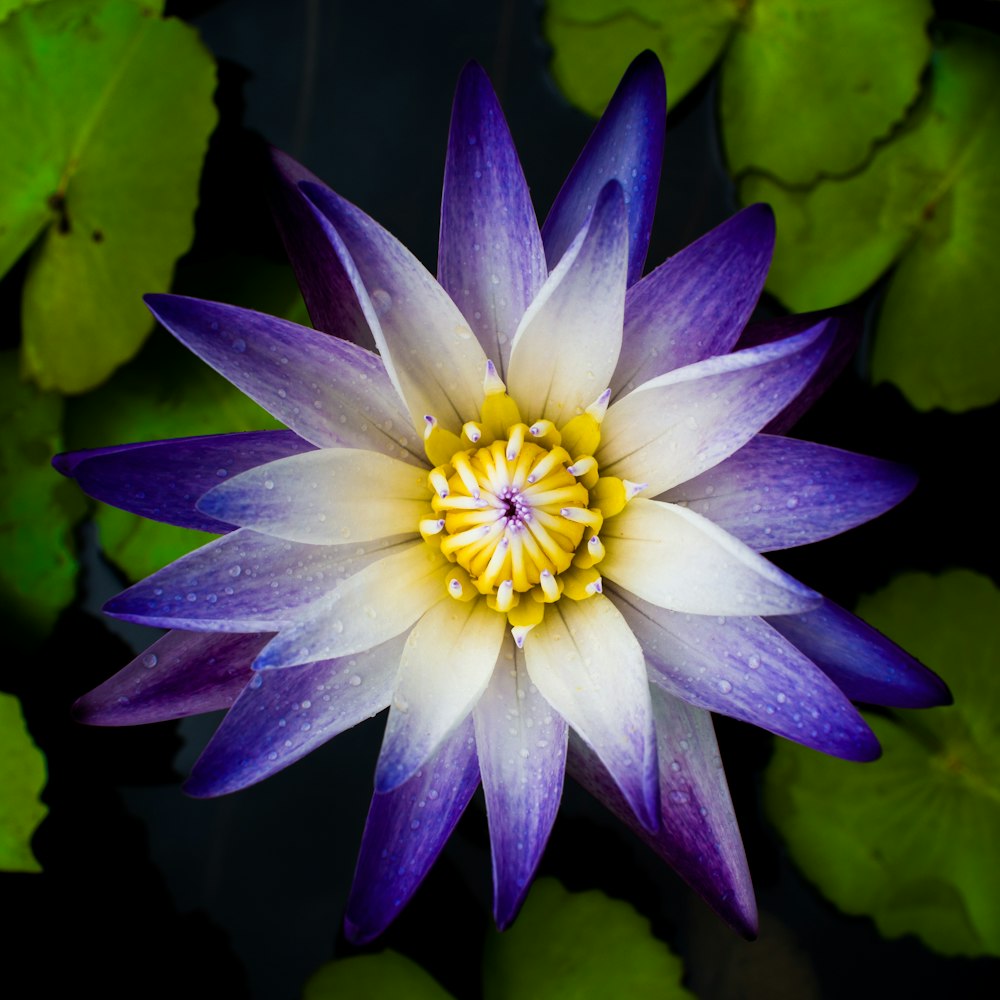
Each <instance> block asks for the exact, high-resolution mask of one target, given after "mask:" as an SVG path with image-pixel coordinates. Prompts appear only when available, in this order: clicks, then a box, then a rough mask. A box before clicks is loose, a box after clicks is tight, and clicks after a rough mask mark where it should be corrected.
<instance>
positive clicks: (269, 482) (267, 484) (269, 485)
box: [264, 479, 274, 490]
mask: <svg viewBox="0 0 1000 1000" xmlns="http://www.w3.org/2000/svg"><path fill="white" fill-rule="evenodd" d="M264 489H265V490H273V489H274V480H273V479H265V480H264Z"/></svg>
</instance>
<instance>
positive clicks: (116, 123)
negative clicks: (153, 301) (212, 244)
mask: <svg viewBox="0 0 1000 1000" xmlns="http://www.w3.org/2000/svg"><path fill="white" fill-rule="evenodd" d="M161 6H162V4H161V2H160V0H154V2H151V3H146V4H144V5H143V4H140V3H139V2H136V0H48V2H46V3H37V4H29V5H27V6H24V7H21V8H19V9H17V10H15V11H14V12H13V13H11V14H10V16H8V17H7V18H6V20H4V21H3V22H2V23H0V119H2V120H3V122H4V128H5V132H6V134H7V135H8V136H16V137H17V141H16V142H12V143H8V145H7V146H6V147H5V150H4V155H3V157H2V158H0V273H3V272H5V271H6V270H7V269H8V268H9V267H10V266H11V264H13V263H14V262H15V261H16V260H17V259H18V258H19V257H20V256H21V255H22V254H23V253H24V252H25V251H26V250H27V249H28V248H29V247H32V246H33V249H32V255H31V260H30V263H29V267H28V272H27V276H26V279H25V286H24V293H23V304H22V321H23V356H24V366H25V369H26V370H27V371H28V372H29V373H30V374H31V376H32V377H33V378H34V379H36V380H37V381H38V383H39V384H40V385H41V386H43V387H45V388H55V389H59V390H62V391H63V392H81V391H84V390H86V389H90V388H92V387H93V386H95V385H98V384H100V382H102V381H103V380H104V379H105V378H106V377H107V375H108V374H109V373H110V372H111V371H113V370H114V368H115V367H117V366H118V365H120V364H121V363H122V362H123V361H125V360H127V359H128V358H130V357H131V356H132V355H133V354H134V353H135V352H136V350H138V348H139V346H140V345H141V343H142V341H143V339H144V338H145V337H146V335H147V334H148V332H149V331H150V329H151V328H152V322H151V320H150V317H149V314H148V313H147V312H146V310H145V308H144V307H143V305H142V302H141V299H140V296H141V295H142V294H143V293H144V292H147V291H163V290H165V289H166V288H167V287H168V286H169V284H170V278H171V274H172V272H173V267H174V263H175V261H176V259H177V258H178V256H180V254H182V253H183V252H184V251H185V250H186V249H187V247H188V246H189V245H190V242H191V239H192V236H193V213H194V209H195V206H196V204H197V193H198V179H199V176H200V172H201V163H202V160H203V158H204V154H205V149H206V146H207V142H208V136H209V134H210V133H211V131H212V129H213V128H214V126H215V121H216V112H215V108H214V106H213V104H212V92H213V90H214V87H215V69H214V64H213V62H212V59H211V57H210V56H209V54H208V53H207V52H206V51H205V49H204V48H203V47H202V45H201V43H200V42H199V40H198V37H197V34H196V33H195V32H194V30H193V29H191V28H189V27H188V26H186V25H184V24H182V23H181V22H179V21H177V20H175V19H173V18H168V19H166V20H164V19H162V18H161V17H160V16H159V13H158V11H159V8H160V7H161Z"/></svg>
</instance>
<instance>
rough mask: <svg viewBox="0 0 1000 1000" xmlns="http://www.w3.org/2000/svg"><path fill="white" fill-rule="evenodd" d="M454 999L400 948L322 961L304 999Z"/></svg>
mask: <svg viewBox="0 0 1000 1000" xmlns="http://www.w3.org/2000/svg"><path fill="white" fill-rule="evenodd" d="M393 996H396V997H406V998H407V1000H451V994H450V993H449V992H448V991H447V990H445V989H444V988H443V987H442V986H440V985H439V983H438V981H437V980H436V979H434V978H433V977H432V976H431V974H430V973H429V972H425V971H424V969H423V968H421V967H420V966H419V965H417V963H416V962H412V961H411V960H410V959H408V958H407V957H406V956H405V955H400V954H399V952H396V951H381V952H379V953H378V954H377V955H358V956H356V957H355V958H342V959H338V960H337V961H335V962H327V963H326V965H321V966H320V967H319V969H318V970H317V971H316V972H315V974H314V975H313V976H312V978H311V979H310V980H309V982H308V983H306V988H305V990H304V991H303V993H302V1000H342V998H344V997H350V998H351V1000H384V998H385V997H393Z"/></svg>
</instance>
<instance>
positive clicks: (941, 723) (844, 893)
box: [765, 570, 1000, 955]
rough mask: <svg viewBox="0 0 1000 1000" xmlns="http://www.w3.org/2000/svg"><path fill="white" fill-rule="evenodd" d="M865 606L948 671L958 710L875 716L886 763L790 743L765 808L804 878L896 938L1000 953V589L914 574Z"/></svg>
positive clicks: (960, 576) (782, 750) (777, 762)
mask: <svg viewBox="0 0 1000 1000" xmlns="http://www.w3.org/2000/svg"><path fill="white" fill-rule="evenodd" d="M858 611H859V613H860V614H861V615H862V616H863V617H864V618H865V619H866V620H868V621H869V622H871V623H872V624H873V625H875V626H876V627H877V628H879V629H880V630H882V631H884V632H886V633H887V634H888V635H889V636H891V637H892V638H893V639H894V640H895V641H897V642H899V643H901V644H902V645H903V646H905V647H906V648H907V649H909V650H910V651H911V652H912V653H914V654H915V655H916V656H918V657H919V658H920V659H921V660H923V661H924V662H925V663H926V664H927V665H928V666H930V667H931V668H932V669H934V670H936V671H938V672H939V673H940V674H941V676H942V677H943V678H944V679H945V680H946V681H947V682H948V684H949V685H950V687H951V689H952V692H953V694H954V697H955V704H954V705H953V706H949V707H947V708H938V709H933V710H925V711H919V712H918V711H894V712H892V713H890V714H889V715H888V717H885V716H881V715H869V716H868V721H869V722H870V724H871V726H872V728H873V729H874V730H875V733H876V735H877V736H878V738H879V740H880V741H881V742H882V747H883V750H884V753H883V757H882V758H881V760H879V761H877V762H876V763H874V764H867V765H857V764H851V763H846V762H844V761H839V760H834V759H833V758H831V757H825V756H823V755H821V754H817V753H813V752H811V751H808V750H803V749H802V748H801V747H798V746H796V745H795V744H791V743H785V742H783V741H782V742H781V743H780V744H779V745H778V746H776V748H775V752H774V758H773V760H772V762H771V764H770V766H769V768H768V773H767V778H766V788H765V802H766V806H767V811H768V814H769V815H770V817H771V820H772V822H774V824H775V825H776V826H777V827H778V829H779V830H780V831H781V833H782V835H783V836H784V837H785V839H786V840H787V842H788V847H789V850H790V852H791V855H792V857H793V858H794V860H795V862H796V863H797V864H798V865H799V867H800V868H801V869H802V871H803V872H804V873H805V875H806V876H807V877H808V878H809V879H810V880H811V881H813V882H815V883H816V885H817V886H818V887H819V889H820V891H821V892H823V894H824V895H826V896H827V897H828V898H829V899H830V900H832V901H833V902H834V903H835V904H836V905H837V906H839V907H840V908H841V909H842V910H845V911H846V912H848V913H852V914H867V915H868V916H870V917H872V919H873V920H874V921H875V923H876V925H877V926H878V928H879V931H880V932H881V933H882V934H883V935H885V936H886V937H899V936H900V935H902V934H916V935H918V936H919V937H920V938H921V939H922V940H923V941H924V942H925V943H926V944H927V945H929V946H930V947H931V948H934V949H935V950H937V951H940V952H943V953H945V954H948V955H982V954H993V955H998V954H1000V908H998V907H997V900H998V899H1000V866H998V865H997V863H996V861H997V857H996V852H997V845H998V844H1000V763H998V761H1000V726H998V725H997V719H998V718H1000V671H998V670H997V665H998V663H1000V635H998V633H997V628H996V623H997V621H998V620H1000V591H998V590H997V588H996V587H995V586H994V585H993V583H992V582H991V581H990V580H988V579H987V578H986V577H983V576H979V575H978V574H975V573H971V572H968V571H964V570H955V571H952V572H949V573H945V574H943V575H941V576H938V577H932V576H928V575H925V574H919V573H912V574H905V575H903V576H899V577H897V578H896V579H895V580H894V581H893V582H892V583H891V584H890V585H889V586H888V587H887V588H886V589H885V590H882V591H880V592H879V593H877V594H874V595H872V596H870V597H868V598H865V599H864V600H863V601H862V602H861V604H860V606H859V608H858Z"/></svg>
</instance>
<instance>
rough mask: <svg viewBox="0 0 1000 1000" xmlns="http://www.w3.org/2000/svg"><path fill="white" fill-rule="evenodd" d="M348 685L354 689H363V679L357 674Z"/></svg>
mask: <svg viewBox="0 0 1000 1000" xmlns="http://www.w3.org/2000/svg"><path fill="white" fill-rule="evenodd" d="M347 683H348V684H350V685H351V687H353V688H356V687H361V677H360V676H359V675H358V674H355V675H354V676H353V677H352V678H351V679H350V680H349V681H348V682H347Z"/></svg>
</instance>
